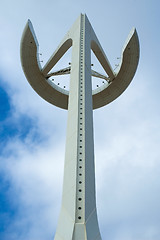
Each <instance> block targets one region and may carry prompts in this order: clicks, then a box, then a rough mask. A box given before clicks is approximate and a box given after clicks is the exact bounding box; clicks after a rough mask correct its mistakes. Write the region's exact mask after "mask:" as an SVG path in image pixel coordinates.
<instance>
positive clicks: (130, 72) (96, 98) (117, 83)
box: [92, 29, 139, 109]
mask: <svg viewBox="0 0 160 240" xmlns="http://www.w3.org/2000/svg"><path fill="white" fill-rule="evenodd" d="M121 59H122V60H121V64H120V70H119V72H118V73H117V75H116V77H115V78H114V79H113V81H112V82H111V83H110V84H109V85H108V84H107V83H106V84H104V85H103V86H102V87H99V88H98V89H96V90H94V91H93V92H92V94H93V109H97V108H100V107H103V106H105V105H106V104H108V103H110V102H112V101H113V100H115V99H116V98H117V97H119V96H120V95H121V94H122V93H123V92H124V91H125V89H126V88H127V87H128V85H129V84H130V82H131V81H132V78H133V77H134V74H135V72H136V69H137V65H138V61H139V40H138V35H137V32H136V29H132V31H131V32H130V34H129V36H128V38H127V41H126V43H125V45H124V47H123V51H122V58H121Z"/></svg>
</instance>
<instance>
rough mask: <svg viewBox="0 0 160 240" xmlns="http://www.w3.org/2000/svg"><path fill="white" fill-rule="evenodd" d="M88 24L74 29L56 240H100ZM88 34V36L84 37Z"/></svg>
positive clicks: (81, 21)
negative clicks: (60, 203)
mask: <svg viewBox="0 0 160 240" xmlns="http://www.w3.org/2000/svg"><path fill="white" fill-rule="evenodd" d="M88 30H89V21H88V19H87V18H86V16H85V15H81V16H80V18H79V19H78V20H77V22H76V23H75V25H74V26H73V31H74V41H73V45H72V65H71V76H70V93H69V106H68V125H67V138H66V153H65V166H64V181H63V195H62V206H61V212H60V217H59V222H58V228H57V232H56V235H55V240H59V239H66V240H70V239H72V240H78V239H79V240H83V239H87V240H88V239H92V240H94V239H101V237H100V232H99V227H98V221H97V211H96V199H95V167H94V141H93V110H92V86H91V48H90V35H89V34H88V32H87V31H88ZM86 32H87V34H86Z"/></svg>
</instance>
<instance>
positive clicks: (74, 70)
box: [21, 14, 139, 240]
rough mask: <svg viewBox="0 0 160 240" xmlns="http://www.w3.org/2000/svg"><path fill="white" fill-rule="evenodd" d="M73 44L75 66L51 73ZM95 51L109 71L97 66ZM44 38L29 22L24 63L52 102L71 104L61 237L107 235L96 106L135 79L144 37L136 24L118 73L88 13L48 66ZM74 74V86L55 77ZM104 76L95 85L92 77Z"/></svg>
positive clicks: (74, 239) (79, 238)
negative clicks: (99, 187)
mask: <svg viewBox="0 0 160 240" xmlns="http://www.w3.org/2000/svg"><path fill="white" fill-rule="evenodd" d="M70 47H72V60H71V66H69V67H67V68H65V69H61V70H60V71H57V72H50V71H51V69H52V68H53V67H54V66H55V64H56V63H57V62H58V61H59V60H60V59H61V57H62V56H63V55H64V54H65V52H66V51H67V50H68V49H69V48H70ZM91 50H92V51H93V52H94V54H95V56H96V57H97V59H98V61H99V62H100V64H101V65H102V67H103V69H104V70H105V72H106V75H102V74H100V73H97V72H95V71H93V70H92V69H91ZM37 52H38V41H37V39H36V36H35V33H34V30H33V27H32V24H31V22H30V21H28V22H27V24H26V27H25V29H24V32H23V36H22V40H21V62H22V67H23V70H24V73H25V75H26V78H27V80H28V81H29V83H30V84H31V86H32V87H33V88H34V90H35V91H36V92H37V93H38V94H39V95H40V96H41V97H42V98H44V99H45V100H46V101H48V102H49V103H51V104H53V105H55V106H57V107H60V108H63V109H68V124H67V137H66V150H65V164H64V179H63V194H62V205H61V211H60V216H59V221H58V226H57V231H56V234H55V240H84V239H87V240H99V239H101V236H100V231H99V226H98V220H97V210H96V198H95V166H94V140H93V109H97V108H100V107H102V106H105V105H106V104H108V103H110V102H112V101H113V100H114V99H116V98H117V97H118V96H119V95H120V94H121V93H122V92H123V91H124V90H125V89H126V88H127V86H128V85H129V83H130V82H131V80H132V78H133V76H134V74H135V71H136V68H137V65H138V61H139V41H138V36H137V33H136V30H135V29H132V31H131V32H130V34H129V37H128V38H127V41H126V44H125V46H124V48H123V51H122V57H121V62H120V67H119V71H118V73H117V74H116V73H114V71H113V70H112V67H111V65H110V64H109V61H108V59H107V57H106V55H105V53H104V51H103V49H102V47H101V45H100V43H99V41H98V38H97V37H96V35H95V32H94V30H93V28H92V26H91V24H90V22H89V20H88V18H87V16H86V15H85V14H81V15H80V16H79V18H78V19H77V21H76V22H75V23H74V24H73V26H72V27H71V29H70V30H69V31H68V33H67V34H66V35H65V37H64V39H63V40H62V42H61V43H60V45H59V46H58V48H57V49H56V51H55V52H54V53H53V55H52V56H51V58H50V59H49V60H48V62H47V63H46V64H45V66H44V67H43V68H42V67H41V66H40V64H39V60H38V56H37ZM67 73H68V74H70V89H69V91H67V90H66V89H62V88H61V87H59V86H57V85H56V84H54V83H53V82H52V81H51V80H50V77H51V76H54V75H62V74H67ZM92 76H96V77H99V78H103V79H104V84H103V85H102V86H100V87H98V88H97V89H94V90H92V82H91V77H92Z"/></svg>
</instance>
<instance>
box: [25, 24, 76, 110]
mask: <svg viewBox="0 0 160 240" xmlns="http://www.w3.org/2000/svg"><path fill="white" fill-rule="evenodd" d="M70 42H71V41H70ZM69 46H70V44H69V41H68V40H67V41H65V42H63V44H62V46H60V47H59V48H58V50H57V52H58V53H59V54H60V55H63V54H64V53H65V50H66V51H67V50H68V48H69ZM37 49H38V41H37V39H36V35H35V33H34V30H33V26H32V23H31V21H30V20H28V22H27V24H26V26H25V29H24V32H23V35H22V39H21V64H22V68H23V71H24V73H25V76H26V78H27V80H28V82H29V83H30V85H31V86H32V87H33V89H34V90H35V91H36V92H37V93H38V94H39V95H40V96H41V97H42V98H43V99H45V100H46V101H48V102H49V103H51V104H53V105H55V106H57V107H60V108H63V109H68V95H69V93H68V91H66V90H64V89H61V88H60V87H58V86H57V85H55V84H54V83H49V80H47V79H46V78H45V76H44V74H43V72H42V71H41V66H40V64H39V61H38V58H37ZM57 59H58V57H57ZM57 61H58V60H57ZM52 64H53V62H52ZM47 66H50V65H47Z"/></svg>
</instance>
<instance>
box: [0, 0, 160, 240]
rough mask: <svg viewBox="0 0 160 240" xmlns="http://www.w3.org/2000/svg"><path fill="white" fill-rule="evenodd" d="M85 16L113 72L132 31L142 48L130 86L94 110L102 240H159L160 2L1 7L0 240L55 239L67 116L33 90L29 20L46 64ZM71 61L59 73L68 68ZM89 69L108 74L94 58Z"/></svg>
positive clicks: (21, 2) (38, 0)
mask: <svg viewBox="0 0 160 240" xmlns="http://www.w3.org/2000/svg"><path fill="white" fill-rule="evenodd" d="M81 12H82V13H86V14H87V16H88V18H89V20H90V22H91V24H92V26H93V28H94V30H95V32H96V35H97V37H98V39H99V41H100V43H101V45H102V47H103V49H104V51H105V52H106V55H107V57H108V59H109V61H110V63H111V65H112V67H113V69H114V68H115V64H118V62H119V61H120V60H118V59H117V57H120V56H121V50H122V47H123V45H124V43H125V40H126V38H127V36H128V34H129V32H130V30H131V29H132V27H133V26H135V27H136V29H137V32H138V36H139V41H140V62H139V65H138V69H137V72H136V74H135V77H134V79H133V81H132V83H131V84H130V85H129V87H128V88H127V90H126V91H125V92H124V93H123V94H122V95H121V96H120V97H119V98H118V99H116V100H115V101H114V102H112V103H111V104H109V105H107V106H105V107H103V108H101V109H98V110H95V111H94V142H95V164H96V189H97V210H98V218H99V225H100V231H101V235H102V239H105V240H160V147H159V141H160V107H159V105H160V104H159V103H160V79H159V76H160V60H159V59H160V27H159V25H160V2H159V0H119V1H118V0H112V1H107V0H100V1H94V0H92V1H91V0H81V1H73V0H68V1H65V0H63V1H62V0H59V1H54V0H52V1H51V0H46V1H42V0H34V1H33V0H27V1H25V0H14V1H12V0H5V1H3V0H1V2H0V53H1V57H0V239H1V240H52V239H54V234H55V230H56V224H57V221H58V215H59V212H60V203H61V194H62V180H63V165H64V152H65V134H66V125H67V111H65V110H62V109H59V108H57V107H55V106H52V105H51V104H49V103H48V102H46V101H44V100H43V99H42V98H40V97H39V96H38V95H37V93H36V92H34V90H33V89H32V87H31V86H30V85H29V83H28V82H27V80H26V78H25V76H24V74H23V71H22V68H21V63H20V40H21V36H22V32H23V29H24V27H25V24H26V22H27V19H30V20H31V21H32V23H33V26H34V29H35V33H36V36H37V38H38V41H39V45H40V49H39V51H40V53H42V56H41V55H40V60H43V62H42V63H41V64H42V65H44V64H45V63H46V61H47V60H48V58H49V57H50V55H51V54H52V53H53V52H54V50H55V49H56V47H57V46H58V44H59V42H60V41H61V40H62V38H63V36H64V35H65V33H66V32H67V31H68V30H69V28H70V27H71V26H72V24H73V23H74V21H75V20H76V19H77V17H78V16H79V14H80V13H81ZM70 53H71V51H69V53H68V54H67V55H66V56H64V58H63V59H62V60H61V62H60V63H59V65H57V66H55V70H58V69H60V68H61V67H62V68H63V67H65V66H66V67H67V66H68V62H69V61H70ZM92 61H93V63H94V64H95V65H94V70H97V71H99V72H102V73H103V70H102V69H101V68H100V66H99V65H98V63H97V62H96V59H94V57H93V58H92ZM115 71H116V70H115ZM62 79H63V81H64V84H66V85H67V83H65V79H64V78H62ZM66 81H68V80H67V78H66Z"/></svg>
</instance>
